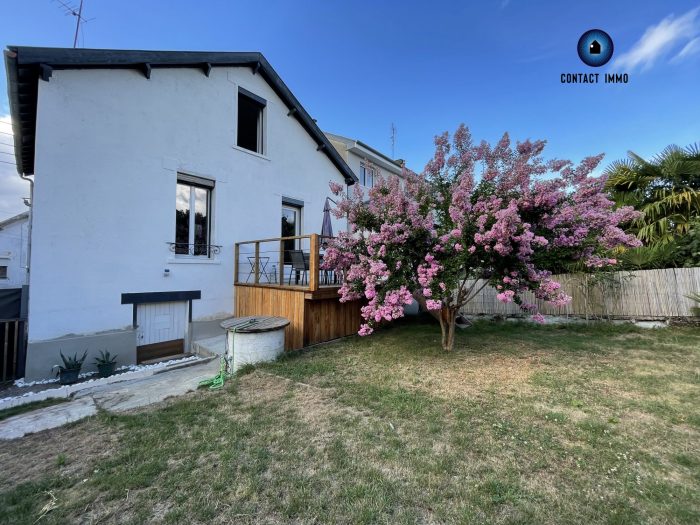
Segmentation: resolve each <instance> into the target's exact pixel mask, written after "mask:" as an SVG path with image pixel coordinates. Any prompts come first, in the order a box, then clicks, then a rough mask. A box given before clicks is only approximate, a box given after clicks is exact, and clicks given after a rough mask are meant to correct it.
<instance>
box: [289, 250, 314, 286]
mask: <svg viewBox="0 0 700 525" xmlns="http://www.w3.org/2000/svg"><path fill="white" fill-rule="evenodd" d="M304 255H305V254H304V252H302V251H301V250H289V257H290V259H291V261H292V271H291V272H289V280H288V281H287V284H292V274H293V273H294V274H296V279H295V284H299V274H300V273H301V284H306V281H307V279H308V276H307V273H308V271H309V263H308V259H307V258H306V257H305V256H304Z"/></svg>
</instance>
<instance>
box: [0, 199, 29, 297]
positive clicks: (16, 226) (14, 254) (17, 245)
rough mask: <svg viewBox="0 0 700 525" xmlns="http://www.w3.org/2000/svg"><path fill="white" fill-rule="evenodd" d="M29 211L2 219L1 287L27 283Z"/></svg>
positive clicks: (20, 285) (15, 286)
mask: <svg viewBox="0 0 700 525" xmlns="http://www.w3.org/2000/svg"><path fill="white" fill-rule="evenodd" d="M28 245H29V212H26V211H25V212H22V213H20V214H18V215H15V216H14V217H10V218H9V219H5V220H4V221H0V288H21V287H22V286H23V285H25V284H28V283H27V246H28Z"/></svg>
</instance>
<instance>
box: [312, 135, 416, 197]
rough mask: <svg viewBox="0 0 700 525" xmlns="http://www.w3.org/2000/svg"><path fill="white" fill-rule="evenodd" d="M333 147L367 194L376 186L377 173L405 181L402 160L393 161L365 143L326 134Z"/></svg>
mask: <svg viewBox="0 0 700 525" xmlns="http://www.w3.org/2000/svg"><path fill="white" fill-rule="evenodd" d="M325 134H326V137H328V140H330V142H331V144H333V147H334V148H335V149H336V150H338V153H340V156H341V157H342V158H343V160H344V161H345V162H346V163H347V165H348V166H350V169H351V170H352V171H353V173H355V175H356V176H357V178H358V180H359V184H360V186H362V189H363V190H364V192H365V195H366V194H367V190H369V189H370V188H371V187H372V186H373V185H374V178H375V176H376V175H377V171H380V172H381V175H382V177H385V178H386V177H399V179H403V167H404V162H403V160H401V159H392V158H391V157H389V156H388V155H385V154H384V153H382V152H380V151H378V150H376V149H374V148H373V147H371V146H369V145H367V144H365V143H364V142H362V141H360V140H357V139H351V138H348V137H344V136H342V135H337V134H335V133H329V132H327V131H326V132H325Z"/></svg>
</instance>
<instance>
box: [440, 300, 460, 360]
mask: <svg viewBox="0 0 700 525" xmlns="http://www.w3.org/2000/svg"><path fill="white" fill-rule="evenodd" d="M456 319H457V308H450V307H447V306H445V307H443V308H442V310H440V330H441V331H442V349H443V350H445V351H446V352H451V351H452V348H453V347H454V344H455V321H456Z"/></svg>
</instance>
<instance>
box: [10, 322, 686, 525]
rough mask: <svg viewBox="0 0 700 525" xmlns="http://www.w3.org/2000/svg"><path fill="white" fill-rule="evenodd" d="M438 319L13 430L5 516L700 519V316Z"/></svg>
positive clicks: (28, 519)
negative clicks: (457, 327) (122, 405)
mask: <svg viewBox="0 0 700 525" xmlns="http://www.w3.org/2000/svg"><path fill="white" fill-rule="evenodd" d="M439 336H440V332H439V328H438V327H437V326H435V325H432V324H429V323H422V322H417V323H416V322H414V323H403V324H399V325H397V326H394V327H391V328H388V329H385V330H382V331H379V332H377V333H376V334H375V335H373V336H371V337H367V338H359V337H353V338H349V339H346V340H343V341H338V342H335V343H331V344H326V345H323V346H319V347H316V348H315V349H313V350H311V351H307V352H302V353H297V354H293V355H289V356H287V357H285V358H284V359H282V360H280V361H278V362H276V363H273V364H270V365H266V366H262V367H259V368H257V369H255V370H252V371H248V372H249V373H247V374H245V375H241V376H239V377H237V378H236V379H235V380H233V381H231V382H229V383H228V384H227V387H226V388H225V389H224V390H222V391H219V392H209V391H199V392H197V393H193V394H190V395H188V396H186V397H184V398H180V399H178V400H173V401H170V402H167V403H165V404H163V405H161V406H158V407H155V408H151V409H150V410H148V411H145V412H143V411H142V412H139V413H134V414H129V415H123V416H112V415H108V414H100V415H98V416H96V417H94V418H91V419H89V420H85V421H83V422H80V423H77V424H74V425H71V426H70V427H64V428H62V429H57V430H55V431H50V432H45V433H42V434H39V435H34V436H28V437H26V438H23V439H22V440H19V441H15V442H11V443H3V444H2V445H1V446H0V465H1V466H2V468H1V469H0V492H1V494H0V522H2V523H13V524H19V523H34V522H36V520H37V519H39V518H41V519H40V520H39V523H77V522H81V523H96V522H100V523H115V522H116V523H143V522H156V523H286V522H294V523H392V524H393V523H538V524H539V523H586V524H588V523H615V524H624V523H698V522H700V330H698V329H697V328H695V329H693V328H673V329H665V330H655V331H642V330H638V329H635V328H633V327H630V326H608V325H598V326H592V327H586V326H583V327H556V326H551V327H539V326H531V325H519V324H515V323H509V322H508V323H500V324H486V323H484V324H477V325H475V326H474V327H472V328H470V329H468V330H465V331H463V332H460V333H459V334H458V336H457V340H456V344H455V351H454V352H453V353H451V354H445V353H443V352H442V351H441V350H440V345H439ZM48 509H50V510H48ZM47 510H48V511H47Z"/></svg>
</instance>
